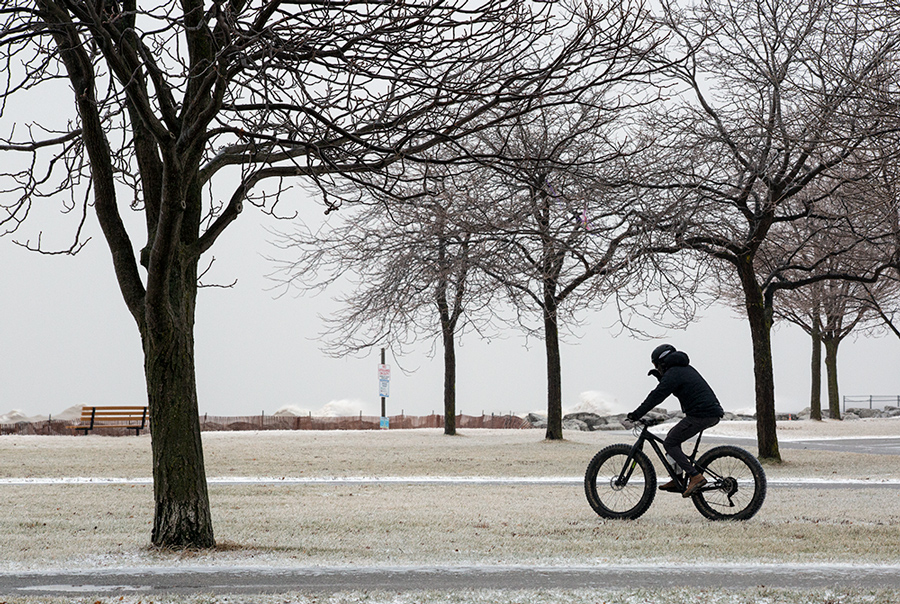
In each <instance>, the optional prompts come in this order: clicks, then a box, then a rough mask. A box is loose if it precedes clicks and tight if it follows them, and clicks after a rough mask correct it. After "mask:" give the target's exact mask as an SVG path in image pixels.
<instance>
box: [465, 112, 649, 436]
mask: <svg viewBox="0 0 900 604" xmlns="http://www.w3.org/2000/svg"><path fill="white" fill-rule="evenodd" d="M622 113H623V111H621V110H619V111H612V112H611V111H609V110H608V109H607V108H603V107H602V103H591V104H588V105H584V106H579V107H567V108H557V109H555V110H553V111H545V112H543V113H541V114H533V115H532V116H528V118H526V119H523V120H521V121H520V123H519V124H517V125H516V126H515V127H513V128H510V129H509V130H508V131H506V132H499V131H492V132H491V133H487V134H485V135H484V136H482V137H481V138H482V141H483V142H482V145H483V149H485V151H483V153H484V154H486V155H488V156H492V157H499V156H501V155H505V156H508V157H515V158H516V160H515V161H514V162H505V161H495V162H492V163H490V164H488V165H486V169H485V170H484V177H483V180H484V183H483V185H482V186H481V187H480V189H479V191H478V192H477V196H478V198H479V200H478V202H477V203H475V204H473V205H472V210H471V211H470V218H469V219H470V220H471V221H472V223H471V226H470V228H471V229H472V230H473V231H475V232H477V233H478V236H479V239H480V240H482V241H484V242H485V244H486V245H487V246H488V247H487V251H488V252H489V253H488V254H479V256H478V258H479V259H483V260H484V261H486V262H485V263H481V264H479V266H478V269H479V270H480V271H483V272H484V273H485V274H487V275H488V276H489V277H490V278H491V279H493V280H494V281H495V282H496V283H497V284H498V285H499V286H501V287H502V288H503V290H504V291H505V292H506V295H507V298H508V300H509V301H510V302H511V303H512V305H513V307H514V308H515V309H516V311H517V314H518V317H519V319H518V322H519V324H520V326H522V327H523V328H524V329H525V330H526V333H528V334H531V335H536V336H537V337H539V338H540V339H542V340H543V341H544V348H545V353H546V365H547V431H546V438H547V439H561V438H562V372H561V367H562V360H561V356H560V338H561V335H563V334H564V333H565V332H566V330H567V329H571V328H572V327H573V326H575V325H577V323H578V315H579V313H583V312H584V311H586V310H588V309H590V308H592V307H595V306H598V305H602V304H603V303H604V302H605V301H608V300H610V299H613V298H616V297H617V296H618V297H619V298H620V299H621V300H626V299H628V298H629V294H631V293H632V291H631V290H630V289H629V287H630V285H629V283H630V282H631V283H633V282H634V281H635V280H636V278H637V276H638V275H639V274H640V270H641V269H640V266H641V261H642V260H645V259H646V258H647V252H648V249H649V248H650V243H649V241H648V240H647V239H646V238H645V237H646V235H647V232H648V230H649V229H648V228H647V219H646V217H647V216H653V217H654V218H655V219H660V217H661V216H662V214H663V211H662V209H661V208H659V207H655V208H653V211H652V212H651V211H650V209H649V208H648V207H646V206H644V204H642V203H641V200H640V198H639V197H638V196H637V195H635V194H634V190H633V189H632V188H630V187H627V186H624V184H623V183H625V182H627V181H628V177H627V171H628V169H629V164H630V162H632V161H634V157H635V156H637V155H639V153H640V151H642V149H640V148H639V147H637V146H636V145H635V143H634V142H632V141H630V140H627V139H622V138H619V135H621V126H622V124H623V123H624V122H625V120H624V119H623V116H622ZM635 289H636V290H638V291H641V290H643V289H644V288H641V287H636V288H635Z"/></svg>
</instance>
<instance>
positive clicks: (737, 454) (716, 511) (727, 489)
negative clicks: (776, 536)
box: [691, 445, 766, 520]
mask: <svg viewBox="0 0 900 604" xmlns="http://www.w3.org/2000/svg"><path fill="white" fill-rule="evenodd" d="M696 465H697V467H698V468H699V469H701V470H702V471H703V474H704V476H706V479H707V480H708V481H709V483H708V484H706V485H705V486H703V487H701V488H700V489H698V490H697V492H696V493H694V494H693V495H692V496H691V499H692V500H693V502H694V506H695V507H696V508H697V509H698V510H699V511H700V513H701V514H703V515H704V516H705V517H707V518H709V519H710V520H749V519H750V518H752V517H753V516H754V515H755V514H756V513H757V512H758V511H759V509H760V508H761V507H762V504H763V501H765V499H766V473H765V471H764V470H763V467H762V465H761V464H760V463H759V460H757V459H756V458H755V457H753V455H751V454H750V453H749V452H747V451H745V450H744V449H741V448H740V447H734V446H731V445H724V446H720V447H713V448H712V449H710V450H709V451H707V452H706V453H704V454H703V455H701V456H700V459H698V460H697V463H696Z"/></svg>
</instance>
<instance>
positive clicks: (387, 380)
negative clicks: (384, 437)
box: [378, 348, 391, 430]
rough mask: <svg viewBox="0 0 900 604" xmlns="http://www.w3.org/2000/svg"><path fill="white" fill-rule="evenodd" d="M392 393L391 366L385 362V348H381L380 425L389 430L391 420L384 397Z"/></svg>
mask: <svg viewBox="0 0 900 604" xmlns="http://www.w3.org/2000/svg"><path fill="white" fill-rule="evenodd" d="M390 395H391V366H390V365H386V364H385V362H384V348H382V349H381V364H380V365H378V396H380V397H381V422H380V424H379V427H380V428H381V429H382V430H387V429H389V428H390V427H391V421H390V420H389V419H388V417H387V411H386V410H385V404H384V399H386V398H387V397H389V396H390Z"/></svg>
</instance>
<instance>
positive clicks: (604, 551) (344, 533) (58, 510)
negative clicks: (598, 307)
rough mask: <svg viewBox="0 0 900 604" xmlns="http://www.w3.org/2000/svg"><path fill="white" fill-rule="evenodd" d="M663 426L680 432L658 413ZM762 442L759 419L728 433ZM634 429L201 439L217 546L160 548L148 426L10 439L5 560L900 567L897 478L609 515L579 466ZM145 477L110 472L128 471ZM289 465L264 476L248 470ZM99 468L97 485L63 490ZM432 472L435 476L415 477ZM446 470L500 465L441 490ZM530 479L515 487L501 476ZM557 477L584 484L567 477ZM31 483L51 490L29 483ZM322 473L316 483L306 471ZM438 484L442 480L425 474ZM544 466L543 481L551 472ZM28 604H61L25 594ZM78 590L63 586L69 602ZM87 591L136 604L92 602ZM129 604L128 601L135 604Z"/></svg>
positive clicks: (850, 470) (832, 594)
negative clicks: (724, 512)
mask: <svg viewBox="0 0 900 604" xmlns="http://www.w3.org/2000/svg"><path fill="white" fill-rule="evenodd" d="M660 428H662V429H665V426H662V427H660ZM778 429H779V438H780V439H792V440H797V439H801V438H811V439H822V438H850V437H862V436H865V437H888V436H900V420H893V419H892V420H859V421H852V422H850V421H847V422H830V421H826V422H821V423H819V422H781V423H779V428H778ZM711 432H716V433H719V434H722V435H731V436H745V437H753V435H754V434H755V424H754V423H753V422H723V423H722V424H720V425H719V426H717V427H716V429H715V430H714V431H711ZM632 439H633V437H632V436H631V434H630V433H627V432H624V431H622V432H605V433H601V432H595V433H581V432H568V431H567V432H566V440H565V441H563V442H547V441H544V440H543V434H542V431H538V430H465V431H462V435H461V436H457V437H446V436H444V435H443V434H442V433H441V431H439V430H409V431H406V430H396V431H370V432H361V431H344V432H303V431H297V432H220V433H204V450H205V456H206V462H207V474H208V475H209V476H211V477H220V480H221V481H220V482H213V483H212V484H211V485H210V500H211V506H212V511H213V518H214V525H215V529H216V538H217V541H218V542H219V544H220V548H219V549H218V550H217V551H214V552H204V553H198V552H194V553H191V552H181V553H165V552H158V551H154V550H151V549H149V548H148V547H147V541H148V539H149V532H150V528H151V523H152V513H153V512H152V509H153V502H152V487H151V485H150V483H149V482H148V481H147V480H146V478H147V477H148V476H149V474H150V472H149V458H150V457H149V456H150V447H149V438H147V437H144V436H141V437H119V438H113V437H104V436H88V437H61V436H56V437H43V436H15V437H13V436H3V437H0V459H3V460H4V463H3V464H2V465H0V478H3V479H4V480H5V482H4V483H0V509H2V510H3V514H2V516H0V570H6V571H7V572H11V571H15V570H16V569H20V570H26V569H32V570H34V569H45V568H110V567H135V566H137V567H150V566H171V565H180V564H188V565H209V566H221V565H226V566H231V565H237V566H247V565H249V566H253V565H264V566H278V565H294V566H298V565H299V566H322V565H368V566H378V565H385V564H388V565H398V564H400V565H402V564H426V565H432V564H436V565H457V564H463V565H472V564H474V565H498V564H501V565H502V564H533V565H553V566H567V565H581V566H584V565H591V564H596V565H605V564H610V563H616V564H629V563H643V564H646V563H648V562H649V563H651V564H652V563H653V562H654V561H655V562H658V563H665V564H671V563H690V564H723V563H734V562H740V563H745V564H746V563H749V564H752V563H758V564H776V563H786V562H790V563H795V564H803V565H810V564H812V565H815V564H830V563H848V564H890V565H898V564H900V554H898V552H900V531H898V527H900V498H898V497H897V492H896V490H894V489H875V488H864V487H863V486H862V485H860V484H855V485H853V488H843V489H840V490H837V491H836V490H831V489H815V488H802V489H799V488H798V489H792V488H778V489H772V490H770V491H769V495H768V497H767V500H766V502H765V504H764V506H763V508H762V510H761V511H760V513H759V514H758V515H757V516H756V517H755V518H754V519H753V520H751V521H749V522H744V523H712V522H709V521H707V520H705V519H703V518H702V517H701V516H700V515H699V513H698V512H697V510H696V509H694V507H693V505H692V504H691V502H690V501H689V500H683V499H682V498H680V497H677V496H673V495H668V494H664V493H660V494H658V495H657V498H656V500H655V502H654V504H653V506H652V507H651V509H650V510H649V511H648V512H647V514H645V515H644V516H643V517H642V518H640V519H639V520H637V521H629V522H619V521H609V520H603V519H600V518H598V517H597V516H596V515H594V514H593V512H592V511H591V510H590V508H589V507H588V505H587V502H586V501H585V499H584V494H583V492H582V489H581V485H580V483H579V481H578V480H577V479H578V477H579V476H581V475H583V472H584V468H585V466H586V465H587V462H588V461H589V459H590V457H591V456H592V455H593V454H594V453H595V452H596V451H597V450H599V449H600V448H602V447H603V446H606V445H608V444H611V443H614V442H630V441H631V440H632ZM783 455H784V457H785V463H784V464H782V465H778V466H766V471H767V474H768V475H769V478H770V480H772V481H773V482H775V481H779V480H785V479H786V478H796V477H801V478H804V479H806V480H808V481H810V482H816V481H824V482H832V483H833V482H838V481H847V480H854V481H857V482H860V481H866V480H871V481H879V480H881V481H883V480H897V479H900V463H898V460H897V458H896V457H895V456H890V457H889V456H878V455H860V454H840V453H832V452H824V453H823V452H821V451H805V450H790V451H787V450H785V451H783ZM123 476H124V477H126V478H130V479H131V480H132V482H130V483H125V484H113V483H112V481H111V480H110V479H111V478H116V477H123ZM260 476H262V477H273V478H275V479H277V478H284V479H285V480H283V481H282V484H277V483H273V484H247V483H242V482H241V478H242V477H251V478H252V477H260ZM73 477H85V478H86V479H87V484H77V483H75V484H71V483H70V484H59V483H58V482H60V481H61V482H64V481H65V480H71V479H72V478H73ZM323 477H325V478H327V477H342V478H347V477H351V478H352V477H381V478H385V477H389V478H394V479H395V482H393V483H391V482H388V483H387V484H377V483H372V482H368V483H366V482H363V481H360V482H359V483H358V484H348V483H347V482H346V481H344V482H339V481H336V482H335V483H334V484H328V481H327V480H324V481H323V480H322V478H323ZM417 477H418V478H422V479H423V482H422V483H421V484H415V483H411V481H412V480H414V479H416V478H417ZM436 477H437V478H440V477H454V478H456V479H458V478H460V477H493V478H494V479H495V483H490V482H489V481H487V480H485V481H484V482H483V483H478V481H473V482H471V483H469V484H462V485H460V484H456V483H452V482H450V481H449V480H447V482H446V483H445V484H441V483H440V480H437V481H435V480H433V479H435V478H436ZM504 477H506V478H512V479H519V482H516V481H514V480H513V481H510V482H508V483H505V484H504V483H503V482H502V481H499V483H497V481H496V479H498V478H504ZM554 477H563V478H566V479H568V482H567V483H558V482H557V483H554V482H553V479H554ZM16 479H33V480H35V481H38V480H43V481H44V483H43V484H15V483H14V481H15V480H16ZM307 479H312V480H310V481H309V482H304V481H306V480H307ZM425 479H432V480H431V481H430V482H426V481H425ZM544 480H546V484H542V481H544ZM697 598H698V594H697V592H696V591H692V590H686V589H674V590H665V591H654V592H648V591H646V590H637V589H635V590H625V591H598V590H584V591H571V590H550V591H527V592H496V591H489V590H488V591H479V592H453V593H447V592H427V591H426V592H417V593H415V594H379V593H377V592H374V593H373V592H367V593H345V594H336V595H330V596H315V597H313V596H305V595H302V594H291V595H287V596H277V597H274V596H273V597H268V596H254V597H252V598H250V597H247V596H241V597H239V598H230V599H229V598H211V597H210V598H206V599H204V597H202V596H195V597H181V598H170V599H158V598H153V600H154V601H156V602H159V601H163V602H174V603H179V604H181V603H187V602H192V603H193V602H198V603H199V602H244V603H253V604H257V603H259V604H269V603H270V602H272V603H274V602H297V603H299V604H307V603H312V602H321V603H324V602H333V603H335V604H342V603H345V602H346V603H348V604H349V603H355V602H363V601H365V602H376V603H385V604H387V603H399V604H406V603H407V602H421V603H422V604H433V603H441V604H443V603H450V602H473V603H474V602H497V603H498V604H512V603H513V602H518V603H521V604H543V603H544V602H554V603H559V604H570V603H571V604H582V603H587V602H592V603H597V602H610V603H612V602H617V603H621V604H636V603H642V604H644V603H648V602H653V603H657V602H658V603H660V604H681V603H687V602H697V601H699V600H698V599H697ZM702 600H703V601H704V602H713V603H720V604H749V603H754V604H755V603H757V602H759V603H771V604H776V603H777V604H781V603H784V604H799V603H802V604H812V603H813V602H815V603H819V604H821V603H824V602H829V601H831V602H840V603H841V604H862V603H863V602H869V603H877V604H881V603H886V602H898V601H900V593H898V592H896V591H894V592H890V591H887V592H877V591H873V592H865V593H862V592H849V591H846V590H845V591H841V590H837V591H833V590H832V591H826V590H814V591H802V592H791V591H784V590H781V591H779V590H766V589H764V588H759V589H756V590H751V591H738V592H732V591H729V590H724V589H709V590H704V591H703V594H702ZM22 601H23V602H24V601H28V602H38V601H40V602H46V601H49V600H47V599H45V598H41V599H39V600H37V599H34V600H22ZM59 601H60V602H62V601H63V600H59ZM89 601H90V602H95V601H100V602H103V603H104V604H106V603H107V602H109V603H110V604H111V603H112V602H119V601H120V600H119V599H118V597H112V596H110V597H109V598H108V599H103V598H94V597H91V598H90V600H89ZM136 601H137V599H135V600H133V601H129V600H127V599H125V600H121V602H123V603H126V604H127V603H128V602H136Z"/></svg>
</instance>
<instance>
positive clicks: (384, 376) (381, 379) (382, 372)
mask: <svg viewBox="0 0 900 604" xmlns="http://www.w3.org/2000/svg"><path fill="white" fill-rule="evenodd" d="M390 395H391V366H390V365H379V366H378V396H381V397H384V398H387V397H389V396H390Z"/></svg>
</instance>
